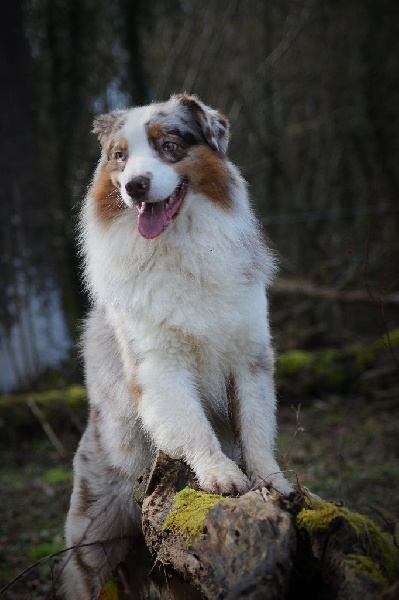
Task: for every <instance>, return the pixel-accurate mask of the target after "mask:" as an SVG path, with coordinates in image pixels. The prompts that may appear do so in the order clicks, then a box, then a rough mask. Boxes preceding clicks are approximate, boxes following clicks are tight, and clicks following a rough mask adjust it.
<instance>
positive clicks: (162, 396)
mask: <svg viewBox="0 0 399 600" xmlns="http://www.w3.org/2000/svg"><path fill="white" fill-rule="evenodd" d="M108 316H109V319H110V322H111V323H112V325H113V327H114V331H115V334H116V337H117V340H118V345H119V349H120V354H121V359H122V362H123V367H124V372H125V377H126V379H127V383H128V385H129V387H130V390H131V392H132V396H133V401H134V404H135V409H136V411H137V414H138V417H139V418H140V420H141V422H142V424H143V428H144V430H145V432H146V433H147V434H149V436H150V438H151V439H152V441H153V442H154V445H155V446H156V448H157V449H159V450H162V451H163V452H165V453H166V454H167V455H168V456H170V457H172V458H181V459H183V460H185V461H186V462H187V463H188V464H189V465H190V467H191V468H192V469H193V471H194V473H195V475H196V477H197V479H198V482H199V484H200V486H201V487H202V488H203V489H204V490H207V491H210V492H220V493H222V494H232V493H237V492H238V493H243V492H246V491H247V490H248V489H249V485H250V484H249V481H248V479H247V477H246V476H245V475H244V473H242V471H241V470H240V469H239V468H238V466H237V465H236V464H235V463H234V462H233V461H232V460H230V459H229V458H228V457H227V456H226V455H225V454H224V453H223V452H222V450H221V446H220V443H219V441H218V439H217V437H216V435H215V433H214V432H213V430H212V427H211V425H210V423H209V421H208V419H207V417H206V414H205V412H204V409H203V407H202V404H201V401H200V398H199V395H198V392H197V388H196V384H195V376H194V372H193V369H192V366H191V364H190V356H191V352H190V348H188V352H187V354H186V353H185V352H184V343H185V342H184V340H181V339H175V336H174V335H173V333H170V334H169V335H168V332H167V331H163V332H162V333H160V335H159V338H158V337H157V338H156V339H154V338H152V337H151V336H149V335H146V331H147V328H146V324H145V323H144V324H143V323H142V322H140V323H133V322H132V321H131V320H130V319H128V318H126V316H125V315H122V314H121V313H119V312H117V311H116V310H113V311H112V312H111V310H110V311H109V313H108Z"/></svg>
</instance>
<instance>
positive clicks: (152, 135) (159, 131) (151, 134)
mask: <svg viewBox="0 0 399 600" xmlns="http://www.w3.org/2000/svg"><path fill="white" fill-rule="evenodd" d="M165 135H166V131H165V129H164V128H163V127H162V125H161V124H160V123H152V124H151V125H149V126H148V129H147V136H148V139H149V140H150V141H154V140H156V139H157V138H160V137H164V136H165Z"/></svg>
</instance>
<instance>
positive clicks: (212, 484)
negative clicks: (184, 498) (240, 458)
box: [198, 457, 251, 496]
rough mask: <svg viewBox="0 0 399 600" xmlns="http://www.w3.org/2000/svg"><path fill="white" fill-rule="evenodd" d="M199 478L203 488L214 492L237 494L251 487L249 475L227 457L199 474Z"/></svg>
mask: <svg viewBox="0 0 399 600" xmlns="http://www.w3.org/2000/svg"><path fill="white" fill-rule="evenodd" d="M198 480H199V484H200V486H201V488H202V489H203V490H205V491H207V492H212V493H213V494H224V495H231V496H237V495H239V494H245V492H247V491H248V490H249V489H250V487H251V484H250V481H249V479H248V477H247V476H246V475H244V473H243V472H242V471H241V470H240V469H239V468H238V467H237V465H236V464H235V463H234V462H233V461H232V460H230V459H228V458H227V457H225V458H224V460H223V461H222V462H221V464H218V465H217V466H214V467H210V468H209V469H207V470H206V471H204V472H203V473H202V474H201V475H198Z"/></svg>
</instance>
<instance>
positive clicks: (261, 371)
mask: <svg viewBox="0 0 399 600" xmlns="http://www.w3.org/2000/svg"><path fill="white" fill-rule="evenodd" d="M273 370H274V366H273V350H272V349H271V347H270V346H269V345H267V344H265V346H264V347H263V349H262V351H261V352H259V353H258V354H257V355H255V357H254V355H252V356H251V357H250V358H248V359H247V360H246V361H244V362H243V364H242V365H241V367H240V368H239V369H238V370H237V372H236V374H235V394H236V397H237V404H238V427H239V435H240V439H241V445H242V451H243V456H244V461H245V464H246V467H247V473H248V475H249V477H250V478H251V481H252V483H253V484H255V485H257V486H261V485H262V483H264V482H268V483H270V484H272V485H273V486H274V487H275V488H276V489H277V490H279V491H280V492H282V493H289V492H291V491H292V487H291V485H290V484H289V483H288V482H287V480H286V479H285V477H284V476H283V475H282V473H281V471H280V468H279V466H278V464H277V462H276V460H275V458H274V439H275V434H276V415H275V412H276V396H275V391H274V380H273Z"/></svg>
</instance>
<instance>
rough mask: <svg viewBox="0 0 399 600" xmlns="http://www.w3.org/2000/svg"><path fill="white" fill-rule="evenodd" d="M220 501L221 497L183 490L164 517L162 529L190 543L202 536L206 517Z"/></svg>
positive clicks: (188, 489)
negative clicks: (181, 536) (184, 537)
mask: <svg viewBox="0 0 399 600" xmlns="http://www.w3.org/2000/svg"><path fill="white" fill-rule="evenodd" d="M222 499H223V496H219V495H218V494H207V493H206V492H197V491H195V490H192V489H190V488H185V489H184V490H182V491H181V492H179V493H178V494H176V496H175V499H174V501H173V508H172V511H171V512H170V513H169V514H168V516H167V517H166V519H165V522H164V524H163V527H162V529H164V530H166V529H169V530H171V531H173V532H175V533H177V534H179V535H184V536H187V541H188V542H190V541H191V540H193V539H194V538H196V537H199V536H201V535H202V533H203V528H204V521H205V517H206V515H207V514H208V512H209V511H210V510H211V508H213V507H214V506H216V504H218V502H220V501H221V500H222Z"/></svg>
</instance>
